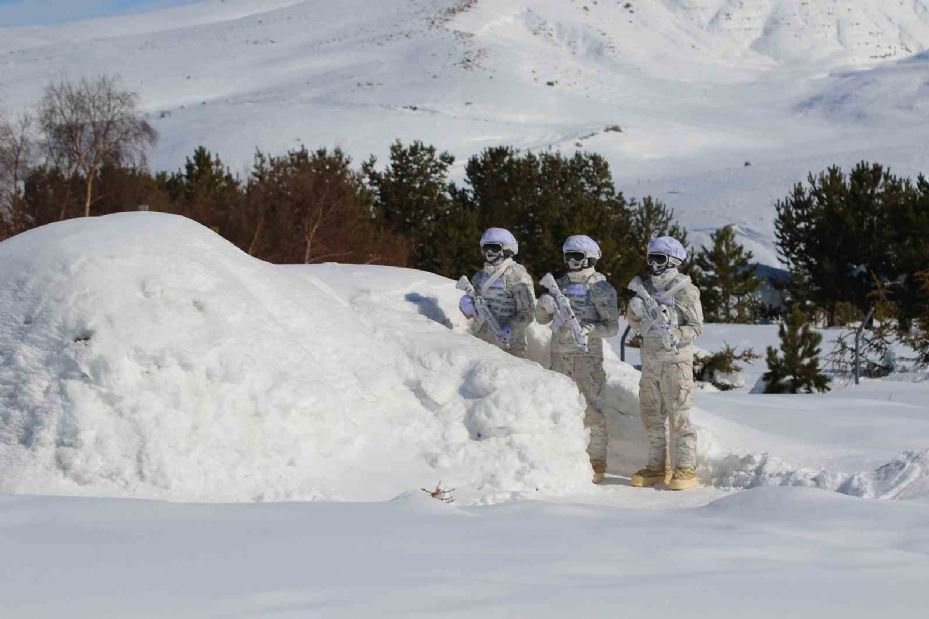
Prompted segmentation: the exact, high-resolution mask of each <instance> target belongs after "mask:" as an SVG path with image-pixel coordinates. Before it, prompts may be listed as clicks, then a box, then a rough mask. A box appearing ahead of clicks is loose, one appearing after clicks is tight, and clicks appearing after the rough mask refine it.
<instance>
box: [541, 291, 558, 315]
mask: <svg viewBox="0 0 929 619" xmlns="http://www.w3.org/2000/svg"><path fill="white" fill-rule="evenodd" d="M539 305H540V306H541V307H542V309H544V310H545V312H546V313H548V314H552V315H553V316H554V315H555V311H556V310H557V309H558V308H557V306H556V305H555V299H553V298H552V295H550V294H543V295H542V296H541V297H539Z"/></svg>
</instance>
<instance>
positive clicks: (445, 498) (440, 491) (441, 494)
mask: <svg viewBox="0 0 929 619" xmlns="http://www.w3.org/2000/svg"><path fill="white" fill-rule="evenodd" d="M420 490H422V491H423V492H425V493H426V494H428V495H429V496H431V497H432V498H433V499H437V500H439V501H442V502H443V503H454V502H455V497H453V496H452V492H454V491H455V489H454V488H443V487H442V482H441V481H440V482H439V483H437V484H436V485H435V488H433V489H432V490H426V489H425V488H420Z"/></svg>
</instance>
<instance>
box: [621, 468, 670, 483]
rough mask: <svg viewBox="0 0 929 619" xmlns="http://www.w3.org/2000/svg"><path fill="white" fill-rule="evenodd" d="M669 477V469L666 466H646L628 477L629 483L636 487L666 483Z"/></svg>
mask: <svg viewBox="0 0 929 619" xmlns="http://www.w3.org/2000/svg"><path fill="white" fill-rule="evenodd" d="M670 478H671V471H670V470H668V469H667V468H666V467H655V468H652V467H650V466H647V467H645V468H644V469H640V470H639V471H638V472H637V473H636V474H635V475H633V476H632V477H630V478H629V484H630V485H632V486H635V487H636V488H647V487H649V486H654V485H656V484H666V483H668V480H669V479H670Z"/></svg>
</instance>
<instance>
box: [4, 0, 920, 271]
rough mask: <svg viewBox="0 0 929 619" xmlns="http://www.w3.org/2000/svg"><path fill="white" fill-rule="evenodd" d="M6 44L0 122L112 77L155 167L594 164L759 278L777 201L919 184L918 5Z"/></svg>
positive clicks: (164, 28) (247, 21)
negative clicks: (894, 183)
mask: <svg viewBox="0 0 929 619" xmlns="http://www.w3.org/2000/svg"><path fill="white" fill-rule="evenodd" d="M0 34H2V36H0V96H2V97H3V99H4V100H5V103H6V105H7V107H9V108H12V109H18V108H22V107H24V106H26V105H28V104H29V103H30V102H32V101H33V100H34V99H35V98H36V97H37V95H38V94H39V92H40V91H41V89H42V87H43V86H44V85H45V84H46V83H47V82H48V81H49V80H53V79H56V78H59V77H63V76H69V77H77V76H80V75H85V74H97V73H100V72H109V73H119V74H121V75H122V76H123V77H124V78H125V80H126V81H127V82H128V84H129V85H130V86H132V87H134V88H137V89H138V90H139V92H140V94H141V95H142V99H143V102H144V105H145V108H146V110H147V111H148V112H150V114H151V117H152V119H153V120H154V124H155V126H156V127H157V129H158V130H159V131H160V132H161V135H162V141H161V144H160V146H159V149H158V152H157V153H156V156H155V158H154V164H155V165H156V166H158V167H176V166H178V165H180V163H181V162H182V161H183V158H184V156H185V155H187V154H188V153H190V152H191V151H192V149H193V148H194V147H195V146H196V145H198V144H205V145H206V146H208V147H209V148H211V149H212V150H214V151H217V152H219V153H220V154H222V155H223V157H224V158H225V159H226V160H227V161H229V162H232V163H234V164H235V165H236V166H237V167H242V166H244V165H246V164H247V162H248V161H249V160H250V158H251V155H252V153H253V152H254V149H255V148H256V147H261V148H262V149H264V150H272V151H274V150H281V149H284V148H287V147H291V146H297V145H299V144H307V145H309V146H322V145H325V146H342V147H343V148H345V149H346V150H347V151H349V152H350V153H351V154H352V155H354V156H355V157H356V158H362V157H365V156H367V155H368V154H370V153H377V154H383V153H384V152H385V151H386V148H387V146H388V144H389V143H390V142H391V141H392V140H393V139H394V138H402V139H404V140H411V139H422V140H425V141H428V142H432V143H435V144H437V145H439V146H441V147H443V148H447V149H449V150H451V151H452V152H453V153H455V154H456V155H458V156H459V157H465V156H467V155H470V154H473V153H475V152H477V151H479V150H480V149H481V148H484V147H486V146H490V145H496V144H512V145H515V146H519V147H524V148H534V149H545V148H558V149H564V150H571V149H575V148H584V149H591V150H595V151H599V152H601V153H603V154H605V155H606V156H607V157H608V159H609V160H610V162H611V163H612V164H613V169H614V173H615V175H616V177H617V181H618V182H619V184H620V187H621V188H622V189H623V190H624V191H625V192H626V193H627V194H632V195H641V194H645V193H652V194H655V195H658V196H659V197H661V198H663V199H665V200H666V201H668V202H669V203H671V204H672V206H674V207H675V208H677V210H678V213H679V215H680V218H681V219H682V221H683V222H684V223H685V225H687V226H688V228H689V229H691V230H692V231H693V232H694V234H693V240H695V241H697V242H700V241H701V240H702V239H704V238H705V236H706V233H707V232H708V231H709V230H711V229H713V228H714V227H716V226H719V225H723V224H728V223H735V224H737V225H738V226H739V228H738V229H739V231H740V233H741V235H742V238H743V240H744V241H745V242H746V243H747V244H748V246H749V247H750V248H751V249H753V250H754V251H755V252H756V255H757V256H758V257H759V258H760V259H761V260H762V261H764V262H767V263H774V262H775V261H776V258H775V255H774V252H773V249H772V236H773V234H772V224H771V221H772V216H773V209H772V208H771V204H772V202H773V200H775V199H776V198H777V197H780V196H782V195H784V194H785V193H786V191H787V190H788V188H789V187H790V185H791V184H792V183H793V182H796V181H798V180H802V179H803V178H805V176H806V173H807V172H808V171H810V170H819V169H821V168H823V167H825V166H826V165H829V164H832V163H840V164H843V165H849V164H851V163H854V162H855V161H857V160H859V159H862V158H868V159H872V160H881V161H884V162H887V163H889V164H891V165H892V166H894V167H895V169H897V170H898V171H899V172H901V173H905V174H914V173H916V172H919V171H922V170H927V169H929V147H927V146H926V143H927V139H926V138H927V137H929V120H927V117H926V114H925V112H926V104H925V100H926V97H925V94H926V89H927V85H926V84H927V62H929V60H927V57H926V55H925V54H924V53H923V52H925V51H926V50H927V49H929V1H927V0H891V1H887V0H854V1H848V0H648V1H644V0H640V1H634V0H629V1H626V0H610V1H607V0H379V1H377V2H371V1H370V0H341V1H340V2H325V1H323V0H302V1H301V0H205V1H204V2H201V3H198V4H194V5H189V6H183V7H178V8H174V9H169V10H164V11H160V12H154V13H148V14H141V15H131V16H123V17H114V18H106V19H97V20H91V21H86V22H79V23H73V24H65V25H61V26H54V27H32V28H9V29H2V30H0ZM617 127H618V128H621V131H617V130H615V129H616V128H617ZM608 128H610V129H612V130H608ZM746 162H751V164H752V165H751V166H750V167H747V166H745V165H744V164H745V163H746Z"/></svg>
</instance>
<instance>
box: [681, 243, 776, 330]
mask: <svg viewBox="0 0 929 619" xmlns="http://www.w3.org/2000/svg"><path fill="white" fill-rule="evenodd" d="M710 239H711V240H712V242H713V245H712V247H710V248H707V247H702V248H701V249H700V251H699V252H698V253H697V256H696V259H695V261H694V265H695V267H696V268H695V269H694V276H695V279H697V280H698V281H699V285H700V300H701V302H702V304H703V311H704V313H705V315H706V316H707V318H708V319H709V320H711V321H714V322H730V321H732V320H735V321H737V322H751V320H752V318H753V316H752V311H751V310H752V304H751V303H748V302H746V301H747V300H748V299H749V297H750V296H751V295H752V294H753V293H754V292H755V290H756V289H757V288H758V285H759V283H760V282H759V280H758V278H757V277H756V276H755V269H754V267H753V266H752V264H751V261H752V257H753V256H752V252H750V251H746V250H745V248H744V247H742V245H740V244H739V243H738V241H736V237H735V232H734V231H733V229H732V226H731V225H730V226H726V227H724V228H720V229H718V230H716V231H715V232H713V233H712V234H711V235H710Z"/></svg>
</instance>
